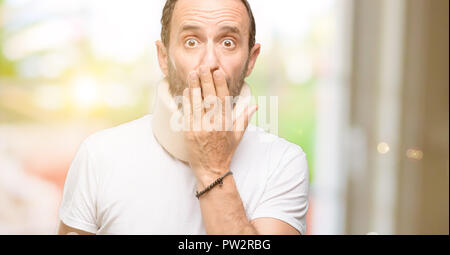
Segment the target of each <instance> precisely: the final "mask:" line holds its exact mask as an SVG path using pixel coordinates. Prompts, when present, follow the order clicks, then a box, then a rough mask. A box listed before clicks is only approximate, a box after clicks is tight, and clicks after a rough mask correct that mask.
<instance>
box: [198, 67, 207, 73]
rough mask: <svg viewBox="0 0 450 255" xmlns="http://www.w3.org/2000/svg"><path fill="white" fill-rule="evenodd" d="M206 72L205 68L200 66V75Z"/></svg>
mask: <svg viewBox="0 0 450 255" xmlns="http://www.w3.org/2000/svg"><path fill="white" fill-rule="evenodd" d="M207 71H208V69H207V68H206V66H200V73H201V74H205V73H206V72H207Z"/></svg>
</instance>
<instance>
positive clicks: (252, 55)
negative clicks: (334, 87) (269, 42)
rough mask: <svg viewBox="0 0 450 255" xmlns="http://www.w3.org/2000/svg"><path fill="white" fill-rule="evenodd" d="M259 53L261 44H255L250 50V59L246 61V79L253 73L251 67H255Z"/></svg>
mask: <svg viewBox="0 0 450 255" xmlns="http://www.w3.org/2000/svg"><path fill="white" fill-rule="evenodd" d="M260 51H261V44H259V43H256V44H255V45H254V46H253V48H252V50H251V51H250V59H249V61H248V69H247V73H246V74H245V77H248V76H249V75H250V74H251V73H252V71H253V67H254V66H255V63H256V59H257V58H258V56H259V52H260Z"/></svg>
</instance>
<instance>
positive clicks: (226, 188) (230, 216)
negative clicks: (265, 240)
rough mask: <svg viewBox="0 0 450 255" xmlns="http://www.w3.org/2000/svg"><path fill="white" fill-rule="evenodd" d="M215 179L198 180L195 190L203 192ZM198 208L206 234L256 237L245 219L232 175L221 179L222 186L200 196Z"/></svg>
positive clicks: (255, 232) (254, 231)
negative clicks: (199, 208)
mask: <svg viewBox="0 0 450 255" xmlns="http://www.w3.org/2000/svg"><path fill="white" fill-rule="evenodd" d="M215 179H217V178H216V177H209V176H208V177H206V176H203V177H201V178H198V185H197V189H198V190H199V191H200V190H203V189H204V188H205V187H206V186H208V185H209V184H210V183H212V182H214V181H215ZM199 201H200V207H201V212H202V217H203V222H204V224H205V229H206V233H207V234H231V235H256V234H258V233H257V231H256V229H255V228H254V227H253V225H252V224H251V223H250V222H249V220H248V219H247V216H246V213H245V208H244V205H243V204H242V200H241V197H240V195H239V192H238V190H237V187H236V183H235V182H234V177H233V175H228V176H226V177H225V178H224V179H223V185H222V186H220V185H216V186H215V187H214V188H212V189H211V190H209V191H208V192H206V193H205V194H203V195H201V196H200V198H199Z"/></svg>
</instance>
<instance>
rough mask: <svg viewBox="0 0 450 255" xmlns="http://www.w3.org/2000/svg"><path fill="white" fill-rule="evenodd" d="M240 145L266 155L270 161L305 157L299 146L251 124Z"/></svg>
mask: <svg viewBox="0 0 450 255" xmlns="http://www.w3.org/2000/svg"><path fill="white" fill-rule="evenodd" d="M242 143H243V144H245V146H246V147H250V148H251V149H253V150H254V151H257V152H260V153H261V152H265V153H268V154H269V155H270V157H271V158H272V159H282V158H286V157H306V153H305V152H304V151H303V149H302V148H301V147H300V146H299V145H297V144H295V143H292V142H290V141H288V140H286V139H285V138H282V137H279V136H277V135H275V134H271V133H269V132H267V131H265V130H264V129H262V128H260V127H257V126H254V125H251V124H250V125H249V126H248V130H247V131H246V132H245V135H244V137H243V139H242Z"/></svg>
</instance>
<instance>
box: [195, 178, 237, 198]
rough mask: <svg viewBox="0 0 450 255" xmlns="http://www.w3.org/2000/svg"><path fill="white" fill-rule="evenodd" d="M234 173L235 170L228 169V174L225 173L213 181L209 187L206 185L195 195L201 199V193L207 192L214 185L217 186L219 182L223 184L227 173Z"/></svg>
mask: <svg viewBox="0 0 450 255" xmlns="http://www.w3.org/2000/svg"><path fill="white" fill-rule="evenodd" d="M230 174H233V172H231V171H228V172H227V173H226V174H224V175H223V176H222V177H219V178H217V180H215V181H214V182H213V183H211V184H210V185H209V186H208V187H206V188H205V189H204V190H202V191H200V192H198V191H197V192H196V194H195V196H196V197H197V198H198V199H199V198H200V196H201V195H203V194H205V193H206V192H208V191H209V190H210V189H212V188H214V186H216V185H217V184H219V185H220V186H222V184H223V178H225V177H226V176H227V175H230Z"/></svg>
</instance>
